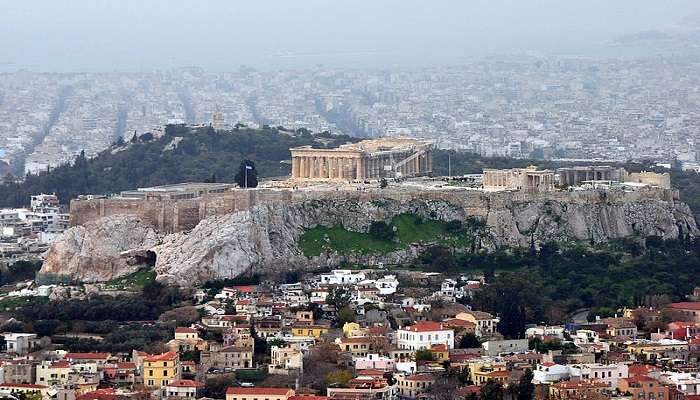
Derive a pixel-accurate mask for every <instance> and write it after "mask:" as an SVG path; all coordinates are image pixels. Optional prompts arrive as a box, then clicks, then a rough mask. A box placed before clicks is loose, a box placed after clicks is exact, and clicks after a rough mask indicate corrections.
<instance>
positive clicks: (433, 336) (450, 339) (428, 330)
mask: <svg viewBox="0 0 700 400" xmlns="http://www.w3.org/2000/svg"><path fill="white" fill-rule="evenodd" d="M436 344H444V345H446V346H447V348H449V349H453V348H454V331H453V330H452V329H449V328H447V327H445V326H444V324H442V323H439V322H432V321H422V322H418V323H417V324H414V325H411V326H406V327H403V328H401V329H398V330H397V331H396V345H397V346H398V348H399V349H407V350H413V351H415V350H422V349H430V348H431V347H432V346H433V345H436Z"/></svg>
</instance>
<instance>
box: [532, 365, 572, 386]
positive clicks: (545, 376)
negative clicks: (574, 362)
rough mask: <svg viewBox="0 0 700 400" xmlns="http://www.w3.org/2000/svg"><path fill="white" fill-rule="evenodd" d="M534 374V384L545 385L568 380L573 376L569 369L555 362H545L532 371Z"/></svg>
mask: <svg viewBox="0 0 700 400" xmlns="http://www.w3.org/2000/svg"><path fill="white" fill-rule="evenodd" d="M532 374H533V382H535V383H538V384H543V385H549V384H552V383H554V382H559V381H562V380H568V379H569V378H570V376H571V375H570V370H569V367H567V366H566V365H560V364H555V363H553V362H543V363H542V364H540V365H538V366H537V368H535V369H534V370H533V371H532Z"/></svg>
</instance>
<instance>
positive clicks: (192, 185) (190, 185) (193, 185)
mask: <svg viewBox="0 0 700 400" xmlns="http://www.w3.org/2000/svg"><path fill="white" fill-rule="evenodd" d="M236 186H237V185H236V184H235V183H205V182H183V183H174V184H172V185H161V186H151V187H144V188H138V189H136V190H135V191H137V192H186V191H190V190H198V189H207V190H210V189H217V188H229V187H236ZM133 191H134V190H125V192H133Z"/></svg>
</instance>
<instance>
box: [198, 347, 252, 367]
mask: <svg viewBox="0 0 700 400" xmlns="http://www.w3.org/2000/svg"><path fill="white" fill-rule="evenodd" d="M200 364H202V365H204V366H206V367H208V368H231V369H241V368H252V367H253V348H252V347H237V346H226V347H220V346H211V348H210V349H209V351H204V352H202V353H201V354H200Z"/></svg>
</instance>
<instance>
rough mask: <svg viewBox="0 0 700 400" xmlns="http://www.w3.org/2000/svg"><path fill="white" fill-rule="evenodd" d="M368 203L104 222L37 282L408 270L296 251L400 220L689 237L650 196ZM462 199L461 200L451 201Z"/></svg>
mask: <svg viewBox="0 0 700 400" xmlns="http://www.w3.org/2000/svg"><path fill="white" fill-rule="evenodd" d="M385 193H386V194H376V193H375V194H373V195H372V196H369V197H366V198H364V199H360V198H353V197H352V196H345V198H344V196H342V195H340V196H339V195H333V196H329V198H327V199H324V198H322V197H321V198H314V199H307V200H304V201H298V202H287V201H270V202H263V203H259V204H257V205H254V206H252V207H250V208H249V209H247V210H243V211H238V212H233V213H227V214H223V215H214V216H209V217H207V218H204V219H202V220H201V221H200V222H199V223H198V224H197V225H196V226H195V227H194V228H193V229H192V230H190V231H188V232H184V231H183V232H178V233H170V234H167V233H161V234H160V235H158V234H156V233H155V231H154V230H153V229H152V228H151V225H149V223H148V222H147V221H144V220H141V219H139V218H137V217H133V216H111V217H107V218H101V219H98V220H95V221H93V222H89V223H87V224H85V225H84V226H78V227H74V228H71V229H70V230H69V231H68V232H67V233H66V235H65V237H64V238H63V239H62V240H60V241H59V242H57V243H56V244H54V245H53V246H52V248H51V249H50V250H49V253H48V255H47V259H46V261H45V263H44V266H43V267H42V270H41V274H42V276H48V277H54V278H55V277H61V278H62V279H64V280H74V281H76V280H77V281H90V282H93V281H100V280H108V279H112V278H114V277H116V276H121V275H125V274H128V273H130V272H133V271H134V270H135V269H136V268H138V260H139V256H143V252H144V251H147V250H149V251H152V252H154V253H155V254H156V256H157V258H156V261H155V271H156V272H157V274H158V280H160V281H162V282H167V283H170V284H176V285H181V286H192V285H196V284H198V283H201V282H204V281H207V280H210V279H216V278H226V277H234V276H236V275H239V274H241V273H243V272H246V271H256V272H257V271H263V272H264V271H270V270H282V269H314V268H318V267H319V266H326V265H327V266H337V265H338V264H339V263H340V262H342V261H348V262H353V263H361V264H368V265H372V264H377V263H386V264H395V263H402V262H409V261H411V260H413V259H415V257H416V256H417V254H418V253H419V251H420V250H421V248H422V247H421V246H422V244H416V245H415V246H410V247H409V248H407V249H405V250H400V251H396V252H392V253H389V254H382V255H359V254H349V255H338V254H322V255H321V256H318V257H314V258H312V259H308V258H306V257H304V256H303V255H302V254H301V252H300V250H299V249H298V247H297V240H298V238H299V236H300V235H301V234H302V233H303V232H304V230H305V229H306V228H311V227H314V226H317V225H323V226H337V225H342V226H343V227H345V228H347V229H350V230H356V231H366V230H367V228H368V226H369V224H370V223H371V221H375V220H390V219H391V217H393V216H394V215H397V214H402V213H412V214H416V215H420V216H422V217H423V218H426V219H428V218H429V219H440V220H444V221H449V220H453V219H459V220H465V219H466V218H467V217H469V216H477V217H479V218H481V219H483V220H484V221H485V222H486V226H487V229H486V232H485V233H484V234H483V237H482V238H481V239H480V242H481V244H482V245H483V246H485V247H486V248H495V247H496V246H500V245H508V246H528V245H529V244H530V242H531V240H533V239H534V240H535V241H536V242H544V241H548V240H556V241H591V240H592V241H595V242H602V241H606V240H609V239H612V238H620V237H628V236H641V237H644V236H650V235H658V236H662V237H664V238H676V237H679V236H680V235H691V236H695V235H697V234H698V229H697V227H696V224H695V220H694V218H693V216H692V214H691V212H690V210H689V208H688V207H687V206H686V205H685V204H684V203H682V202H679V201H677V200H675V199H674V198H669V197H668V196H665V195H659V194H658V193H657V194H654V193H651V192H650V193H648V194H644V193H641V194H640V193H631V194H629V195H627V194H618V195H616V196H609V195H608V194H606V193H605V192H589V193H585V194H580V193H562V192H556V193H551V194H543V195H537V196H522V195H519V194H518V193H493V194H483V193H481V194H478V195H474V194H473V193H468V192H450V193H449V196H443V195H440V196H437V195H435V194H426V195H424V196H423V195H421V196H417V195H410V196H407V195H406V193H404V192H385ZM461 193H463V194H461Z"/></svg>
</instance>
